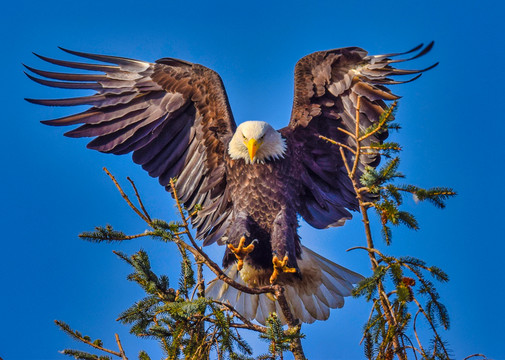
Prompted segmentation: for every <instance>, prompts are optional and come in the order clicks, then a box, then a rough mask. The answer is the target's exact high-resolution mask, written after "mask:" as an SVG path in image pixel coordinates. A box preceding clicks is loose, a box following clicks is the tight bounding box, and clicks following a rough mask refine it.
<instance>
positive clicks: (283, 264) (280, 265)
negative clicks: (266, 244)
mask: <svg viewBox="0 0 505 360" xmlns="http://www.w3.org/2000/svg"><path fill="white" fill-rule="evenodd" d="M288 261H289V258H288V257H287V255H286V256H284V258H283V259H282V260H279V258H278V257H277V255H274V257H273V258H272V264H273V265H274V271H273V272H272V276H270V284H273V283H275V281H276V280H277V277H278V276H279V274H280V273H283V272H285V273H296V268H292V267H288Z"/></svg>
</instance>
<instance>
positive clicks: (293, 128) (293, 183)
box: [27, 43, 436, 324]
mask: <svg viewBox="0 0 505 360" xmlns="http://www.w3.org/2000/svg"><path fill="white" fill-rule="evenodd" d="M432 46H433V43H430V44H429V45H428V46H426V47H423V45H419V46H417V47H415V48H414V49H412V50H410V51H407V52H404V53H396V54H387V55H375V56H371V55H368V53H367V52H366V51H365V50H363V49H360V48H358V47H348V48H341V49H334V50H328V51H320V52H316V53H313V54H310V55H308V56H305V57H303V58H302V59H301V60H299V61H298V63H297V64H296V67H295V92H294V102H293V109H292V114H291V119H290V122H289V124H288V126H286V127H284V128H282V129H280V130H275V129H274V128H272V126H270V125H269V124H267V123H266V122H263V121H247V122H244V123H242V124H240V125H239V126H238V127H237V126H236V124H235V121H234V119H233V116H232V113H231V110H230V105H229V103H228V98H227V95H226V92H225V89H224V86H223V83H222V81H221V78H220V77H219V75H218V74H217V73H216V72H214V71H213V70H211V69H208V68H206V67H204V66H202V65H198V64H193V63H190V62H187V61H183V60H178V59H174V58H163V59H160V60H158V61H156V62H155V63H150V62H144V61H138V60H133V59H127V58H122V57H113V56H105V55H95V54H88V53H82V52H76V51H70V50H65V49H62V50H64V51H66V52H67V53H70V54H72V55H76V56H78V57H81V58H87V59H91V60H96V61H98V63H95V62H93V63H89V62H73V61H63V60H57V59H52V58H48V57H44V56H40V55H37V56H38V57H39V58H41V59H42V60H45V61H47V62H49V63H52V64H55V65H59V66H63V67H67V68H74V69H81V70H86V71H94V73H88V72H86V73H79V74H76V73H68V72H67V73H59V72H49V71H42V70H38V69H34V68H31V67H27V68H28V70H29V71H30V72H31V73H32V74H36V75H38V76H39V77H37V76H33V75H30V73H27V76H28V77H29V78H30V79H32V80H34V81H36V82H37V83H40V84H43V85H46V86H50V87H57V88H66V89H91V90H94V91H96V93H95V94H94V95H90V96H84V97H75V98H65V99H51V100H36V99H27V100H28V101H29V102H31V103H35V104H41V105H47V106H73V105H89V106H91V107H90V108H89V109H88V110H86V111H83V112H80V113H78V114H75V115H70V116H65V117H62V118H58V119H54V120H48V121H42V122H43V123H44V124H47V125H53V126H68V125H76V124H81V125H80V126H79V127H77V128H75V129H73V130H71V131H69V132H67V133H66V134H65V135H66V136H69V137H76V138H80V137H91V138H94V139H93V140H92V141H91V142H90V143H89V144H88V148H90V149H95V150H98V151H101V152H104V153H112V154H116V155H119V154H127V153H133V161H134V162H135V163H137V164H140V165H142V168H144V169H145V170H146V171H147V172H148V173H149V175H150V176H152V177H155V178H158V179H159V182H160V184H161V185H162V186H165V188H167V190H170V188H169V181H170V179H171V178H174V177H175V178H177V182H176V185H175V186H176V191H177V193H178V195H179V197H180V200H181V201H182V202H183V204H184V205H185V206H186V208H187V209H189V210H190V211H191V210H192V209H195V207H196V206H197V205H199V206H201V210H200V211H198V212H196V214H195V215H194V216H193V218H192V225H193V226H194V228H195V229H196V236H197V238H199V239H201V240H203V244H204V245H209V244H212V243H215V242H217V243H218V244H220V245H223V244H227V246H226V247H225V253H224V258H223V267H224V269H225V270H226V272H227V274H228V275H229V276H230V277H232V278H233V279H235V280H236V281H238V282H240V283H242V284H246V285H248V286H252V287H254V286H262V285H268V284H270V283H274V282H275V283H278V284H281V285H283V286H284V287H285V291H286V295H287V299H288V301H289V306H290V307H291V310H292V312H293V315H294V317H295V318H297V319H299V320H301V321H303V322H307V323H311V322H313V321H315V320H325V319H327V318H328V316H329V309H330V308H339V307H342V306H343V304H344V297H345V296H348V295H350V294H351V290H352V288H353V284H356V283H357V282H358V281H360V279H362V277H361V276H360V275H359V274H357V273H355V272H353V271H351V270H348V269H346V268H344V267H342V266H340V265H337V264H335V263H333V262H332V261H330V260H328V259H326V258H324V257H323V256H321V255H318V254H316V253H315V252H313V251H311V250H309V249H308V248H306V247H304V246H302V245H301V243H300V237H299V236H298V234H297V227H298V215H300V216H301V217H302V218H303V219H304V220H305V221H306V222H307V223H309V224H310V225H312V226H313V227H315V228H317V229H324V228H328V227H335V226H341V225H343V224H344V222H345V221H346V220H348V219H350V218H351V213H350V211H357V210H358V202H357V199H356V194H355V192H354V190H353V187H352V184H351V182H350V180H349V179H348V177H347V173H346V170H345V167H344V164H343V160H342V158H341V155H340V153H338V151H336V148H335V147H332V145H331V144H328V143H327V142H325V141H323V140H321V139H320V138H319V135H323V136H325V137H327V138H331V139H335V140H337V141H339V142H340V143H343V144H347V145H348V146H354V145H355V144H354V143H353V139H352V138H351V137H349V136H347V135H346V131H345V130H347V131H348V132H354V131H355V128H356V118H355V116H356V115H355V114H356V107H357V99H358V97H360V98H361V100H360V101H361V106H360V126H361V128H362V129H365V128H367V127H369V126H371V125H372V124H374V123H376V122H377V121H378V120H379V117H380V116H381V114H382V113H383V111H384V110H385V109H386V106H387V105H386V102H385V101H388V100H394V99H397V98H398V97H397V96H396V95H394V94H393V93H392V92H391V91H390V90H389V89H388V88H387V87H386V86H387V85H391V84H399V83H405V82H409V81H412V80H414V79H417V78H418V77H419V76H420V75H421V73H422V72H423V71H426V70H428V69H429V68H427V69H423V70H401V69H396V68H394V67H393V66H392V65H393V64H394V63H398V62H401V61H406V60H411V59H415V58H417V57H420V56H422V55H424V54H426V53H427V52H428V51H429V50H430V49H431V48H432ZM415 52H417V54H416V55H414V56H412V57H410V58H401V59H398V58H397V57H398V56H400V55H405V54H410V53H415ZM435 65H436V64H435ZM430 68H431V67H430ZM96 72H98V74H97V73H96ZM395 75H412V76H413V77H412V78H410V79H408V80H406V81H399V80H394V79H392V78H391V77H392V76H395ZM55 80H56V81H55ZM342 129H343V130H344V131H341V130H342ZM386 136H387V134H386V133H376V134H375V135H374V136H372V137H371V138H369V139H368V140H367V141H368V142H369V143H372V142H381V141H383V140H384V139H385V137H386ZM348 156H349V161H352V159H353V157H352V154H350V153H348ZM379 161H380V159H379V156H378V155H372V154H371V155H367V156H363V157H361V162H360V164H359V166H358V175H359V173H362V172H363V171H364V168H365V166H377V165H378V163H379ZM274 269H276V271H274ZM207 296H209V297H212V298H216V299H220V300H228V301H230V302H231V304H233V305H234V306H235V307H236V309H237V310H238V311H239V312H240V313H242V314H243V315H244V316H245V317H246V318H248V319H256V320H257V321H259V322H260V323H263V324H264V323H265V319H266V317H268V314H269V313H270V312H273V311H277V313H278V314H279V315H280V317H281V320H282V321H284V322H285V319H284V318H283V317H282V311H280V309H279V305H278V304H277V302H276V301H274V299H271V298H270V297H268V296H266V295H265V294H262V295H249V294H244V293H241V292H240V291H237V290H236V289H234V288H232V287H229V286H228V285H226V284H224V283H222V282H221V281H217V282H215V283H213V284H212V286H211V287H210V288H209V289H208V291H207Z"/></svg>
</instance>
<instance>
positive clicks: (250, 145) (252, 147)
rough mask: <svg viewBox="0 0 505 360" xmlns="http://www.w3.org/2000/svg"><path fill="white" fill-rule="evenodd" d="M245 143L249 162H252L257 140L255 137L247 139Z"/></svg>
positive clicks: (257, 145)
mask: <svg viewBox="0 0 505 360" xmlns="http://www.w3.org/2000/svg"><path fill="white" fill-rule="evenodd" d="M245 145H246V146H247V150H249V157H250V158H251V162H253V161H254V157H255V156H256V152H257V151H258V148H259V146H260V144H258V141H256V139H249V141H248V142H247V143H246V144H245Z"/></svg>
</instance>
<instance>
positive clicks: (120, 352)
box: [114, 334, 128, 360]
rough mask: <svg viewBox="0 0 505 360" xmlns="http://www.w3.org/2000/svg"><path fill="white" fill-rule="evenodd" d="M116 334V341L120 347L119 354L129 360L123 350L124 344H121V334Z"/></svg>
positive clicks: (124, 359)
mask: <svg viewBox="0 0 505 360" xmlns="http://www.w3.org/2000/svg"><path fill="white" fill-rule="evenodd" d="M114 336H115V337H116V343H117V347H118V348H119V354H120V355H121V359H123V360H128V358H127V357H126V354H125V352H124V350H123V345H121V340H119V335H118V334H114Z"/></svg>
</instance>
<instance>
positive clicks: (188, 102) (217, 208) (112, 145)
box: [27, 50, 236, 243]
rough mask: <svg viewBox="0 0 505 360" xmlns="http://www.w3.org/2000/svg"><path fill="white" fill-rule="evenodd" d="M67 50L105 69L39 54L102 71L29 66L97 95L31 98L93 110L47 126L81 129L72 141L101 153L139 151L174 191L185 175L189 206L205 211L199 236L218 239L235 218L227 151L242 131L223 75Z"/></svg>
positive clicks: (197, 219)
mask: <svg viewBox="0 0 505 360" xmlns="http://www.w3.org/2000/svg"><path fill="white" fill-rule="evenodd" d="M65 51H67V52H69V53H71V54H73V55H76V56H79V57H83V58H87V59H92V60H96V61H99V62H101V63H99V64H96V63H82V62H71V61H62V60H56V59H50V58H46V57H42V56H39V55H37V56H39V57H40V58H41V59H43V60H45V61H47V62H50V63H53V64H55V65H59V66H63V67H66V68H76V69H81V70H89V71H94V72H99V73H98V74H96V73H79V74H75V73H59V72H49V71H42V70H37V69H34V68H30V67H27V68H28V69H29V70H30V71H31V72H32V73H35V74H37V75H39V76H42V77H43V78H38V77H34V76H32V75H30V74H27V75H28V77H30V79H32V80H34V81H36V82H38V83H40V84H43V85H46V86H50V87H58V88H67V89H90V90H94V91H96V92H95V94H93V95H90V96H83V97H76V98H67V99H51V100H35V99H27V100H28V101H30V102H32V103H35V104H41V105H47V106H73V105H90V106H91V107H90V108H89V109H88V110H86V111H84V112H81V113H78V114H75V115H70V116H66V117H63V118H60V119H55V120H49V121H43V123H45V124H48V125H53V126H67V125H76V124H80V125H81V126H79V127H77V128H76V129H74V130H71V131H69V132H67V133H66V134H65V135H66V136H70V137H92V138H94V139H93V140H92V141H91V142H90V143H89V144H88V148H91V149H94V150H98V151H101V152H105V153H113V154H116V155H120V154H126V153H130V152H132V153H133V160H134V162H136V163H137V164H140V165H142V167H143V168H144V169H145V170H146V171H147V172H148V173H149V175H151V176H152V177H157V178H158V179H159V182H160V184H161V185H163V186H165V187H167V190H170V189H169V186H168V184H169V181H170V179H171V178H173V177H177V182H176V190H177V192H178V195H179V197H180V199H181V200H182V202H183V203H184V204H185V206H186V208H188V209H193V208H194V206H195V205H196V204H199V205H201V206H202V210H201V211H200V212H198V213H197V214H196V215H195V216H194V217H193V219H192V222H193V225H194V226H195V227H196V228H197V236H198V237H199V238H201V239H202V238H205V239H206V243H209V242H214V241H216V240H218V239H219V238H220V237H221V236H222V233H223V231H224V230H225V229H226V222H227V221H228V217H229V215H230V213H231V203H232V199H231V198H230V196H228V195H227V191H226V185H227V182H226V176H225V172H226V171H225V166H226V159H225V152H226V146H227V143H228V141H229V139H230V138H231V136H232V135H233V133H234V131H235V128H236V125H235V121H234V120H233V116H232V113H231V110H230V107H229V104H228V98H227V96H226V92H225V89H224V86H223V83H222V81H221V78H220V77H219V75H218V74H217V73H216V72H214V71H212V70H211V69H208V68H206V67H204V66H202V65H198V64H192V63H189V62H186V61H182V60H177V59H172V58H164V59H160V60H158V61H156V63H149V62H144V61H138V60H133V59H127V58H121V57H115V56H106V55H96V54H87V53H80V52H75V51H70V50H65ZM103 63H107V64H103ZM108 64H112V65H108ZM44 78H45V79H44ZM55 80H56V81H55Z"/></svg>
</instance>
